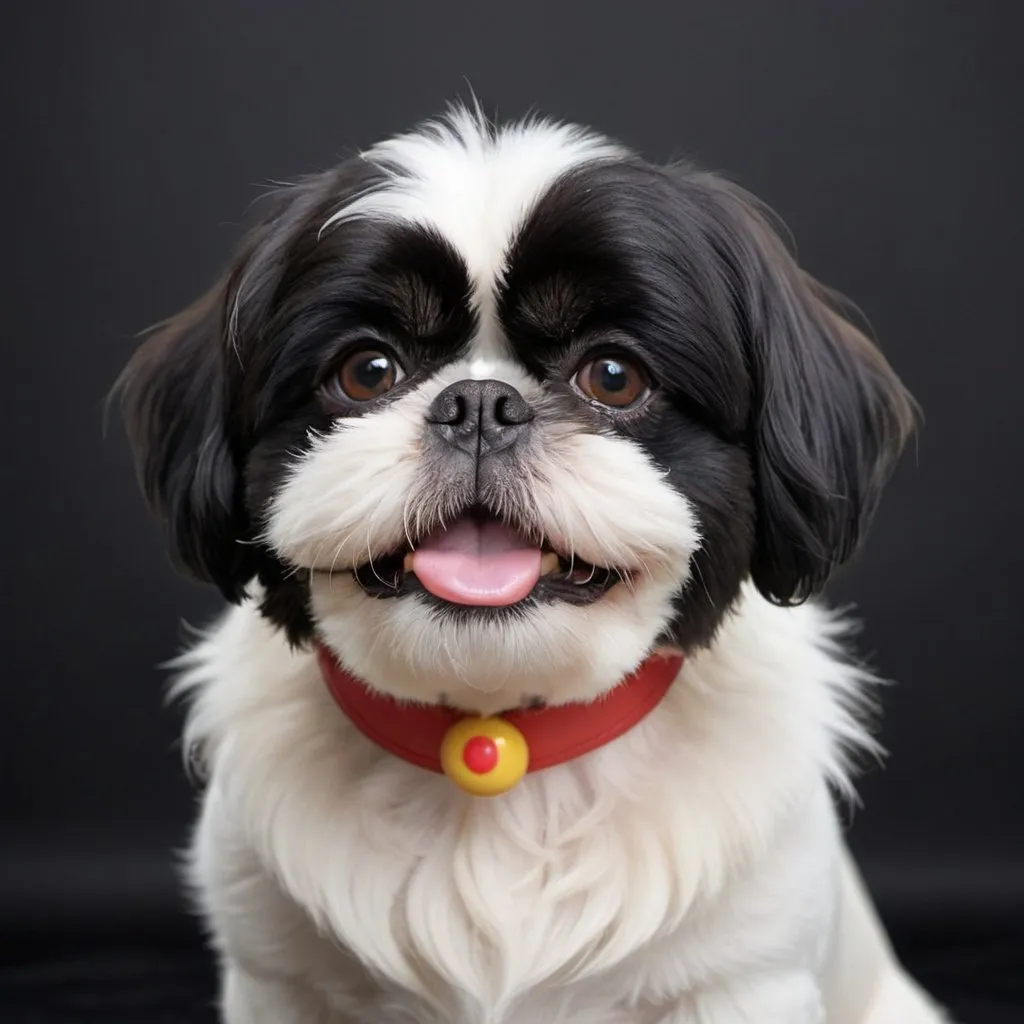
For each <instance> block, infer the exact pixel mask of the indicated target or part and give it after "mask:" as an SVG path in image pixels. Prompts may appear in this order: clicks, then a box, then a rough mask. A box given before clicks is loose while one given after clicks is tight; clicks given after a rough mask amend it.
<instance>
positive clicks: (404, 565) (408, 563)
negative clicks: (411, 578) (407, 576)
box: [402, 551, 412, 572]
mask: <svg viewBox="0 0 1024 1024" xmlns="http://www.w3.org/2000/svg"><path fill="white" fill-rule="evenodd" d="M402 568H403V569H404V570H405V571H406V572H412V552H411V551H410V552H409V554H407V555H406V556H405V561H404V562H403V563H402Z"/></svg>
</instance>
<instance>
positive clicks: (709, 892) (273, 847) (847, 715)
mask: <svg viewBox="0 0 1024 1024" xmlns="http://www.w3.org/2000/svg"><path fill="white" fill-rule="evenodd" d="M842 631H843V627H842V625H841V624H840V623H838V622H837V621H836V620H834V619H832V618H831V617H830V616H828V615H827V614H826V613H824V612H823V611H821V610H820V609H819V608H817V607H815V606H812V605H808V606H804V607H801V608H797V609H780V608H776V607H774V606H772V605H769V604H768V603H767V602H765V601H764V600H763V599H762V598H760V597H759V596H758V595H757V594H756V593H755V592H754V591H753V590H752V589H750V590H748V591H747V592H746V593H745V594H744V597H743V599H742V601H741V602H740V604H739V605H738V606H737V608H736V610H735V611H734V613H733V614H731V615H730V616H729V617H728V618H727V619H726V621H725V622H724V623H723V626H722V629H721V631H720V634H719V637H718V639H717V641H716V642H715V644H714V645H713V646H712V647H711V648H710V649H708V650H706V651H703V652H699V653H697V654H695V655H694V656H693V657H691V658H690V659H688V661H687V663H686V665H685V667H684V669H683V673H682V675H681V677H680V680H679V681H678V682H677V683H676V684H675V687H674V688H673V690H672V691H671V692H670V693H669V695H668V697H667V698H666V699H665V701H664V702H663V703H662V705H661V706H660V707H659V708H658V709H657V710H656V711H655V712H654V713H653V714H652V715H650V716H649V718H648V719H647V720H645V721H644V722H643V723H641V724H640V726H638V727H637V728H636V729H634V730H633V731H632V732H631V733H630V734H628V735H627V736H625V737H623V738H621V739H620V740H618V741H616V742H615V743H613V744H610V745H609V746H607V747H605V748H602V749H601V750H598V751H595V752H594V753H592V754H590V755H587V756H586V757H584V758H581V759H579V760H578V761H576V762H573V763H570V764H567V765H562V766H559V767H557V768H554V769H551V770H549V771H546V772H542V773H538V774H537V775H534V776H530V777H529V778H528V779H526V780H524V782H523V784H522V785H520V786H519V787H517V789H516V790H515V791H513V792H511V793H508V794H506V795H504V796H503V797H501V798H498V799H496V800H489V801H481V800H474V798H472V797H468V796H466V795H465V794H463V793H460V792H458V791H456V790H454V789H453V787H452V786H451V785H450V783H449V782H448V781H447V780H446V779H444V778H443V777H438V776H435V775H433V774H432V773H429V772H424V771H422V770H421V769H417V768H415V767H413V766H411V765H409V764H406V763H404V762H401V761H398V760H395V759H394V758H391V757H389V756H388V755H387V754H386V753H384V752H383V751H381V750H380V749H378V748H376V747H375V746H373V745H372V744H371V743H369V741H367V740H365V738H364V737H362V736H361V735H360V734H358V733H357V732H356V731H355V730H354V728H353V727H352V726H351V724H350V723H349V722H348V721H347V720H346V719H345V717H344V716H343V715H342V714H341V713H340V712H339V711H338V709H337V708H336V707H335V705H334V704H333V702H332V701H331V698H330V696H329V695H328V694H327V693H326V691H325V689H324V687H323V684H322V681H321V679H320V675H319V671H318V668H317V666H316V663H315V659H314V657H313V655H312V654H310V653H304V652H296V651H293V650H292V649H290V648H289V646H288V644H287V642H286V641H285V639H284V638H283V636H282V635H281V634H280V633H279V632H277V631H275V630H274V629H273V628H272V627H271V626H269V625H268V624H267V623H266V622H265V620H263V619H262V618H261V617H260V616H259V614H258V612H257V611H256V609H255V607H253V606H243V607H241V608H238V609H235V610H232V611H231V612H230V613H229V614H228V616H227V617H226V619H225V620H224V621H223V622H222V623H221V625H220V626H219V627H218V628H217V629H215V630H214V631H213V632H211V633H210V634H209V635H208V636H207V638H206V639H205V640H204V641H203V642H202V643H200V644H199V645H198V646H197V647H196V648H195V649H194V650H193V651H192V652H190V653H189V654H188V655H186V656H185V657H184V658H183V659H182V663H181V665H182V668H183V669H184V674H183V676H182V679H181V682H180V683H179V690H180V691H187V692H188V693H189V694H190V695H191V698H192V701H193V703H192V710H191V714H190V717H189V725H188V731H187V741H188V746H189V748H190V749H194V750H195V751H197V752H198V754H199V760H200V762H201V763H202V765H203V766H204V769H205V771H206V772H208V773H209V775H210V779H211V786H212V787H213V788H214V789H215V790H216V791H217V796H218V801H217V802H218V804H219V805H220V807H221V813H223V814H226V815H228V816H230V817H232V818H234V819H235V821H236V823H237V825H238V827H239V828H240V829H241V830H242V831H243V833H244V834H245V835H246V836H247V837H248V841H249V842H250V843H252V844H253V846H254V847H255V849H256V850H257V852H258V856H259V860H260V862H261V863H262V864H263V865H264V866H265V868H266V869H267V870H269V871H270V872H271V873H272V874H274V875H275V876H276V877H277V878H278V880H279V882H280V884H281V886H282V887H283V889H284V890H285V892H287V893H288V895H289V896H290V897H291V898H292V899H293V900H295V901H296V902H297V903H298V904H300V905H301V906H302V907H304V908H305V909H306V911H307V912H308V913H309V914H310V915H312V916H313V917H314V919H315V921H316V924H317V926H318V927H319V928H320V929H322V930H325V931H327V932H328V933H330V934H331V935H333V936H334V937H335V938H336V939H337V940H340V942H341V943H342V944H344V945H346V946H348V947H349V948H350V949H352V950H354V951H355V952H356V953H357V954H358V956H359V957H360V959H362V960H363V961H364V962H365V963H366V964H368V965H370V966H371V967H373V968H375V969H376V970H377V971H378V972H379V973H380V974H381V975H382V976H383V977H385V978H387V979H389V980H390V981H391V982H392V983H393V984H395V985H396V986H398V987H399V989H401V990H407V991H408V992H410V993H416V994H417V995H418V997H419V998H422V999H426V1000H427V1001H428V1002H431V1003H434V1004H437V1002H438V1000H442V1001H443V999H444V998H445V997H444V993H445V992H453V991H455V990H461V991H462V992H463V993H469V994H470V995H471V996H472V997H473V998H474V999H478V1000H479V1001H480V1002H481V1003H482V1004H484V1005H489V1006H494V1007H500V1006H503V1005H507V1004H508V1003H509V1001H510V1000H511V999H513V997H515V996H517V995H518V994H520V993H523V992H524V991H526V990H529V989H532V988H534V987H536V986H540V985H543V984H544V983H545V982H551V981H553V980H556V979H557V980H560V981H569V980H580V979H583V978H586V977H593V976H595V975H598V974H600V973H601V972H604V971H607V970H610V969H613V968H615V967H616V965H620V964H622V963H623V962H625V961H626V960H627V959H629V958H630V956H631V954H633V953H635V952H636V951H637V950H638V949H639V948H640V947H641V946H643V945H645V944H647V943H651V942H656V941H658V940H659V939H664V938H665V937H666V936H669V935H672V934H673V933H674V932H676V931H677V930H678V929H679V928H680V926H681V925H682V924H683V922H684V920H686V919H687V918H688V915H691V914H692V913H693V912H694V910H695V907H697V906H698V905H701V906H706V905H708V904H709V903H710V902H712V901H713V900H714V898H715V896H716V895H717V894H718V893H719V892H721V891H722V889H723V887H724V886H725V885H726V883H728V882H729V881H730V880H731V879H734V878H735V877H736V876H737V874H738V873H739V872H742V871H743V870H744V868H745V866H746V865H748V864H750V863H751V862H752V861H753V860H754V859H755V858H757V857H759V856H761V855H763V854H764V853H765V852H766V851H767V850H768V849H769V848H770V847H771V846H772V845H773V843H774V842H775V838H776V834H777V833H778V831H779V830H780V828H784V827H785V824H786V822H787V820H788V815H787V811H788V809H790V808H795V807H799V806H800V805H802V804H805V803H806V802H807V801H808V799H813V798H814V797H813V794H814V792H815V790H817V789H821V788H822V782H823V780H826V779H827V780H830V781H831V782H832V783H833V784H835V785H837V786H838V787H840V788H841V789H842V788H846V787H847V786H848V782H847V779H848V776H847V773H846V768H845V765H846V759H845V755H846V752H847V751H848V750H849V749H850V748H859V749H871V747H872V743H871V741H870V739H869V738H868V736H867V734H866V732H865V731H864V729H863V727H862V725H861V724H860V723H859V721H858V720H857V719H856V717H855V710H856V708H857V707H858V706H859V705H860V703H861V700H862V697H863V691H864V687H865V684H866V683H868V682H869V681H870V677H869V676H867V674H866V673H865V672H863V671H862V670H860V669H858V668H856V667H854V666H852V665H851V664H849V663H848V662H846V661H845V660H844V659H843V658H842V656H841V652H840V651H839V649H838V646H837V642H838V639H839V636H840V634H841V633H842ZM641 875H642V876H643V877H642V879H641V878H640V877H639V876H641ZM634 876H637V877H634ZM642 893H647V894H650V895H651V897H652V898H649V899H646V898H638V897H637V894H642ZM655 894H656V895H657V899H654V898H653V896H654V895H655ZM481 1019H482V1018H481ZM493 1019H494V1020H498V1019H500V1018H499V1017H494V1018H493Z"/></svg>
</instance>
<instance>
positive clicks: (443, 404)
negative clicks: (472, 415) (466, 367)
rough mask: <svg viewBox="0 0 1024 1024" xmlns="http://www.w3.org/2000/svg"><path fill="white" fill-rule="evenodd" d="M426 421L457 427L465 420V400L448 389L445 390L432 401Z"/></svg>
mask: <svg viewBox="0 0 1024 1024" xmlns="http://www.w3.org/2000/svg"><path fill="white" fill-rule="evenodd" d="M428 419H429V420H430V422H431V423H443V424H446V425H447V426H451V427H454V426H458V424H460V423H464V422H465V420H466V399H465V398H463V396H462V395H459V394H456V393H454V392H453V391H451V390H450V389H445V390H444V391H442V392H441V394H439V395H438V396H437V398H436V399H434V402H433V404H432V405H431V407H430V414H429V417H428Z"/></svg>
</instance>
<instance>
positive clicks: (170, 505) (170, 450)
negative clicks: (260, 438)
mask: <svg viewBox="0 0 1024 1024" xmlns="http://www.w3.org/2000/svg"><path fill="white" fill-rule="evenodd" d="M229 290H230V283H229V279H228V278H225V280H224V281H222V282H221V283H220V284H219V285H217V286H216V287H215V288H213V289H212V290H211V291H210V292H208V293H207V294H206V295H205V296H204V297H203V298H201V299H200V300H199V301H198V302H196V303H194V304H193V305H192V306H190V307H189V308H188V309H186V310H185V311H184V312H182V313H180V314H178V315H177V316H176V317H174V318H172V319H171V320H168V321H166V322H165V323H163V324H161V325H159V326H157V327H156V328H154V329H153V331H152V332H151V333H150V335H149V337H148V338H147V339H146V340H145V341H144V342H143V344H142V345H141V346H140V347H139V349H138V350H137V351H136V353H135V355H134V356H133V357H132V359H131V361H130V362H129V364H128V366H127V367H126V368H125V371H124V373H123V374H122V375H121V378H120V380H119V382H118V389H119V391H120V396H121V407H122V411H123V414H124V419H125V425H126V428H127V432H128V439H129V441H130V443H131V446H132V450H133V453H134V456H135V464H136V470H137V472H138V476H139V481H140V483H141V485H142V489H143V492H144V493H145V495H146V499H147V501H148V502H149V504H150V506H151V508H152V509H153V511H154V512H155V513H156V515H157V516H158V517H159V518H160V520H161V521H162V523H163V525H164V528H165V530H166V533H167V539H168V543H169V546H170V549H171V555H172V558H173V560H174V562H175V564H176V565H177V566H179V567H180V568H182V569H184V570H185V571H186V572H187V573H188V574H189V575H191V576H192V577H194V578H195V579H198V580H200V581H202V582H205V583H213V584H215V585H216V586H217V587H219V588H220V590H221V592H222V593H223V594H224V596H225V597H226V598H227V599H228V600H230V601H238V600H240V599H241V598H242V597H243V596H244V588H245V584H246V583H247V582H248V580H249V579H250V578H251V576H252V575H253V571H254V566H253V565H252V564H251V562H252V559H253V553H252V551H251V549H249V548H247V546H246V545H244V544H243V543H242V541H244V540H245V539H246V538H247V535H248V524H247V519H246V514H245V508H244V501H243V496H242V490H241V488H242V483H241V474H240V468H239V465H238V462H237V460H236V456H235V453H234V452H233V451H232V443H231V441H230V439H229V437H228V417H229V408H230V395H229V389H230V388H231V387H232V384H231V382H230V381H229V379H228V375H227V373H226V370H225V357H226V352H225V349H226V348H227V344H226V329H227V317H228V308H227V307H228V293H229Z"/></svg>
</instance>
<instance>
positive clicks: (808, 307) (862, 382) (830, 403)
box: [718, 182, 917, 604]
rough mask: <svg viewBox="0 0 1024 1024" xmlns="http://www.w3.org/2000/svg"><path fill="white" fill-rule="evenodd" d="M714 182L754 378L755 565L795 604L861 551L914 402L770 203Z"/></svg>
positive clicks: (772, 590) (784, 600)
mask: <svg viewBox="0 0 1024 1024" xmlns="http://www.w3.org/2000/svg"><path fill="white" fill-rule="evenodd" d="M718 188H719V191H720V197H721V198H722V200H723V201H724V203H725V206H726V208H727V217H728V219H729V221H730V222H731V225H732V227H733V230H732V231H730V232H729V234H730V235H731V237H730V239H729V245H728V247H727V248H728V251H729V256H730V259H731V262H732V264H733V266H732V268H731V270H732V273H733V274H734V275H735V277H734V279H733V282H732V284H733V288H734V294H735V297H736V299H737V300H739V306H740V307H741V308H740V309H739V310H738V311H737V315H738V318H739V321H740V326H741V331H742V333H743V334H744V335H745V342H746V345H747V360H748V365H749V367H750V371H751V378H752V381H753V392H752V396H751V399H752V401H751V410H752V412H751V421H750V424H749V435H748V436H749V438H750V445H751V450H752V454H753V458H754V465H755V473H756V488H757V494H756V504H757V527H756V543H755V551H754V556H753V561H752V566H751V575H752V578H753V581H754V583H755V584H756V586H757V587H758V589H759V590H760V591H761V592H762V593H763V594H764V595H765V596H766V597H768V598H769V599H770V600H772V601H774V602H776V603H779V604H794V603H798V602H800V601H803V600H805V599H806V598H807V597H809V596H811V595H812V594H814V593H816V592H818V591H820V590H821V589H822V587H824V585H825V583H826V582H827V581H828V579H829V577H830V576H831V575H832V573H833V571H834V570H835V569H836V568H837V567H838V566H840V565H841V564H842V563H844V562H845V561H846V560H847V559H848V558H849V557H850V556H851V555H852V554H853V552H854V551H855V550H856V548H857V546H858V543H859V541H860V539H861V538H862V537H863V535H864V533H865V531H866V529H867V526H868V524H869V522H870V520H871V518H872V516H873V514H874V512H875V508H876V506H877V504H878V500H879V498H880V496H881V492H882V488H883V486H884V484H885V483H886V481H887V480H888V477H889V474H890V473H891V471H892V469H893V467H894V465H895V462H896V459H897V457H898V455H899V454H900V451H901V450H902V448H903V445H904V444H905V442H906V440H907V438H908V436H909V435H910V433H911V431H912V430H913V428H914V426H915V424H916V421H917V406H916V405H915V403H914V400H913V399H912V398H911V396H910V394H909V393H908V392H907V390H906V389H905V388H904V386H903V385H902V384H901V383H900V381H899V379H898V378H897V376H896V374H895V373H894V372H893V370H892V369H891V368H890V366H889V365H888V363H887V362H886V360H885V358H884V357H883V356H882V354H881V352H880V351H879V350H878V349H877V348H876V347H875V345H874V344H872V342H871V341H869V340H868V338H867V337H866V336H865V334H864V333H862V332H861V331H860V330H858V329H857V328H856V327H855V326H854V325H853V323H851V321H850V319H849V318H848V317H847V315H845V313H844V309H843V304H842V302H841V300H840V299H839V298H838V296H834V295H833V294H832V293H830V292H829V291H828V290H827V289H825V288H824V287H823V286H821V285H820V284H818V283H817V282H816V281H814V280H813V279H812V278H811V277H810V276H809V275H807V274H806V273H805V272H804V271H802V270H801V269H800V268H799V267H798V265H797V263H796V260H795V258H794V257H793V256H792V254H791V253H790V251H789V250H788V249H787V247H786V245H785V244H784V242H783V241H782V238H781V237H780V234H779V233H778V232H777V231H776V230H775V227H774V225H773V220H772V217H771V215H770V213H769V212H768V211H766V210H765V209H764V208H763V207H761V206H760V205H759V204H758V203H757V202H756V201H755V200H754V199H753V198H752V197H750V196H749V195H747V194H746V193H744V192H743V191H742V190H740V189H738V188H735V187H734V186H732V185H726V184H724V183H721V182H719V183H718Z"/></svg>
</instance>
